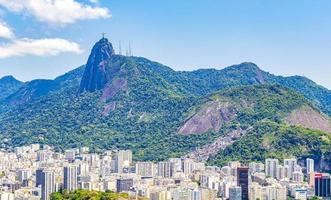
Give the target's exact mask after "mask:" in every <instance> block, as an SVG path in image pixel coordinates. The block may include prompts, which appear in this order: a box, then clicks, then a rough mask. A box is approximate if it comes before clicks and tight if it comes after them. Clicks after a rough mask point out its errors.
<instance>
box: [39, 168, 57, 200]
mask: <svg viewBox="0 0 331 200" xmlns="http://www.w3.org/2000/svg"><path fill="white" fill-rule="evenodd" d="M53 192H55V176H54V172H53V171H49V170H44V171H42V173H41V200H50V195H51V194H52V193H53Z"/></svg>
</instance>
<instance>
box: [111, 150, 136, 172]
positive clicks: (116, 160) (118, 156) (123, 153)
mask: <svg viewBox="0 0 331 200" xmlns="http://www.w3.org/2000/svg"><path fill="white" fill-rule="evenodd" d="M131 163H132V152H131V151H130V150H120V151H117V152H115V154H114V155H113V163H112V164H113V170H114V172H115V173H123V169H124V168H126V167H130V165H131Z"/></svg>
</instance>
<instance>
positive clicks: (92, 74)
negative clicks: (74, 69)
mask: <svg viewBox="0 0 331 200" xmlns="http://www.w3.org/2000/svg"><path fill="white" fill-rule="evenodd" d="M114 54H115V52H114V49H113V45H112V44H111V43H110V42H109V41H108V39H106V38H102V39H101V40H99V41H98V42H97V43H96V44H95V45H94V46H93V48H92V51H91V54H90V56H89V58H88V61H87V64H86V68H85V72H84V75H83V77H82V80H81V84H80V89H79V91H80V92H84V91H90V92H93V91H96V90H100V89H103V88H104V87H105V85H106V83H107V73H106V70H107V69H106V68H107V65H108V62H109V59H110V58H111V56H113V55H114Z"/></svg>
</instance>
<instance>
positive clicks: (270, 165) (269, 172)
mask: <svg viewBox="0 0 331 200" xmlns="http://www.w3.org/2000/svg"><path fill="white" fill-rule="evenodd" d="M278 163H279V161H278V159H273V158H268V159H266V160H265V173H266V176H270V177H273V178H276V176H277V166H278Z"/></svg>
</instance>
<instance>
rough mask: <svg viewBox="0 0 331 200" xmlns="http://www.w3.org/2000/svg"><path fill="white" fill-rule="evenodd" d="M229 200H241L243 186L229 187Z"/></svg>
mask: <svg viewBox="0 0 331 200" xmlns="http://www.w3.org/2000/svg"><path fill="white" fill-rule="evenodd" d="M229 200H241V187H238V186H232V187H230V188H229Z"/></svg>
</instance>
